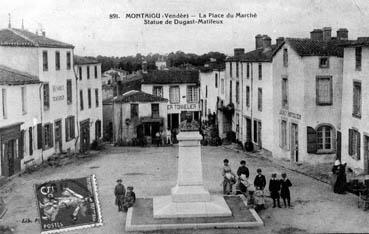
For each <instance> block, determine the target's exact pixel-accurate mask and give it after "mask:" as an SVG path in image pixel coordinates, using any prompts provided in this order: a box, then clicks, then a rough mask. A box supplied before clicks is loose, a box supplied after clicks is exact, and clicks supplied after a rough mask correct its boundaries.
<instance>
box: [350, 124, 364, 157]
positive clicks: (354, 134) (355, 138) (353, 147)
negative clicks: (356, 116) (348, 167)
mask: <svg viewBox="0 0 369 234" xmlns="http://www.w3.org/2000/svg"><path fill="white" fill-rule="evenodd" d="M360 144H361V141H360V133H359V132H358V131H357V130H356V129H349V149H348V150H349V155H350V156H351V157H352V158H354V159H356V160H360Z"/></svg>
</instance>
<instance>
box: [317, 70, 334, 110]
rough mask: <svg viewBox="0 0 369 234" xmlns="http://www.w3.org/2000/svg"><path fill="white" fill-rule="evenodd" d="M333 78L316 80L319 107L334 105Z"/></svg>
mask: <svg viewBox="0 0 369 234" xmlns="http://www.w3.org/2000/svg"><path fill="white" fill-rule="evenodd" d="M332 89H333V88H332V77H330V76H327V77H317V78H316V104H317V105H332V102H333V90H332Z"/></svg>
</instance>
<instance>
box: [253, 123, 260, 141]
mask: <svg viewBox="0 0 369 234" xmlns="http://www.w3.org/2000/svg"><path fill="white" fill-rule="evenodd" d="M254 142H255V143H256V144H258V145H259V146H261V122H260V121H258V120H254Z"/></svg>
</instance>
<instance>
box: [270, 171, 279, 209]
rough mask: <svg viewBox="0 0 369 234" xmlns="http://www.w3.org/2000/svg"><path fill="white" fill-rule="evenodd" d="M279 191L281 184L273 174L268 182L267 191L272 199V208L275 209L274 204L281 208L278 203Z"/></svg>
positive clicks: (275, 174)
mask: <svg viewBox="0 0 369 234" xmlns="http://www.w3.org/2000/svg"><path fill="white" fill-rule="evenodd" d="M280 189H281V183H280V181H279V180H277V173H273V174H272V178H271V179H270V181H269V191H270V197H271V198H272V199H273V208H275V207H276V203H277V204H278V207H279V208H282V207H281V204H280V201H279V190H280Z"/></svg>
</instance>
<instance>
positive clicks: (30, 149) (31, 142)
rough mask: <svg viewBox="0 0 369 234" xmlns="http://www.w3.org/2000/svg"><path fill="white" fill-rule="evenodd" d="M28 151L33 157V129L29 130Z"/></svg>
mask: <svg viewBox="0 0 369 234" xmlns="http://www.w3.org/2000/svg"><path fill="white" fill-rule="evenodd" d="M28 149H29V155H30V156H31V155H32V154H33V128H32V127H29V128H28Z"/></svg>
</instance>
